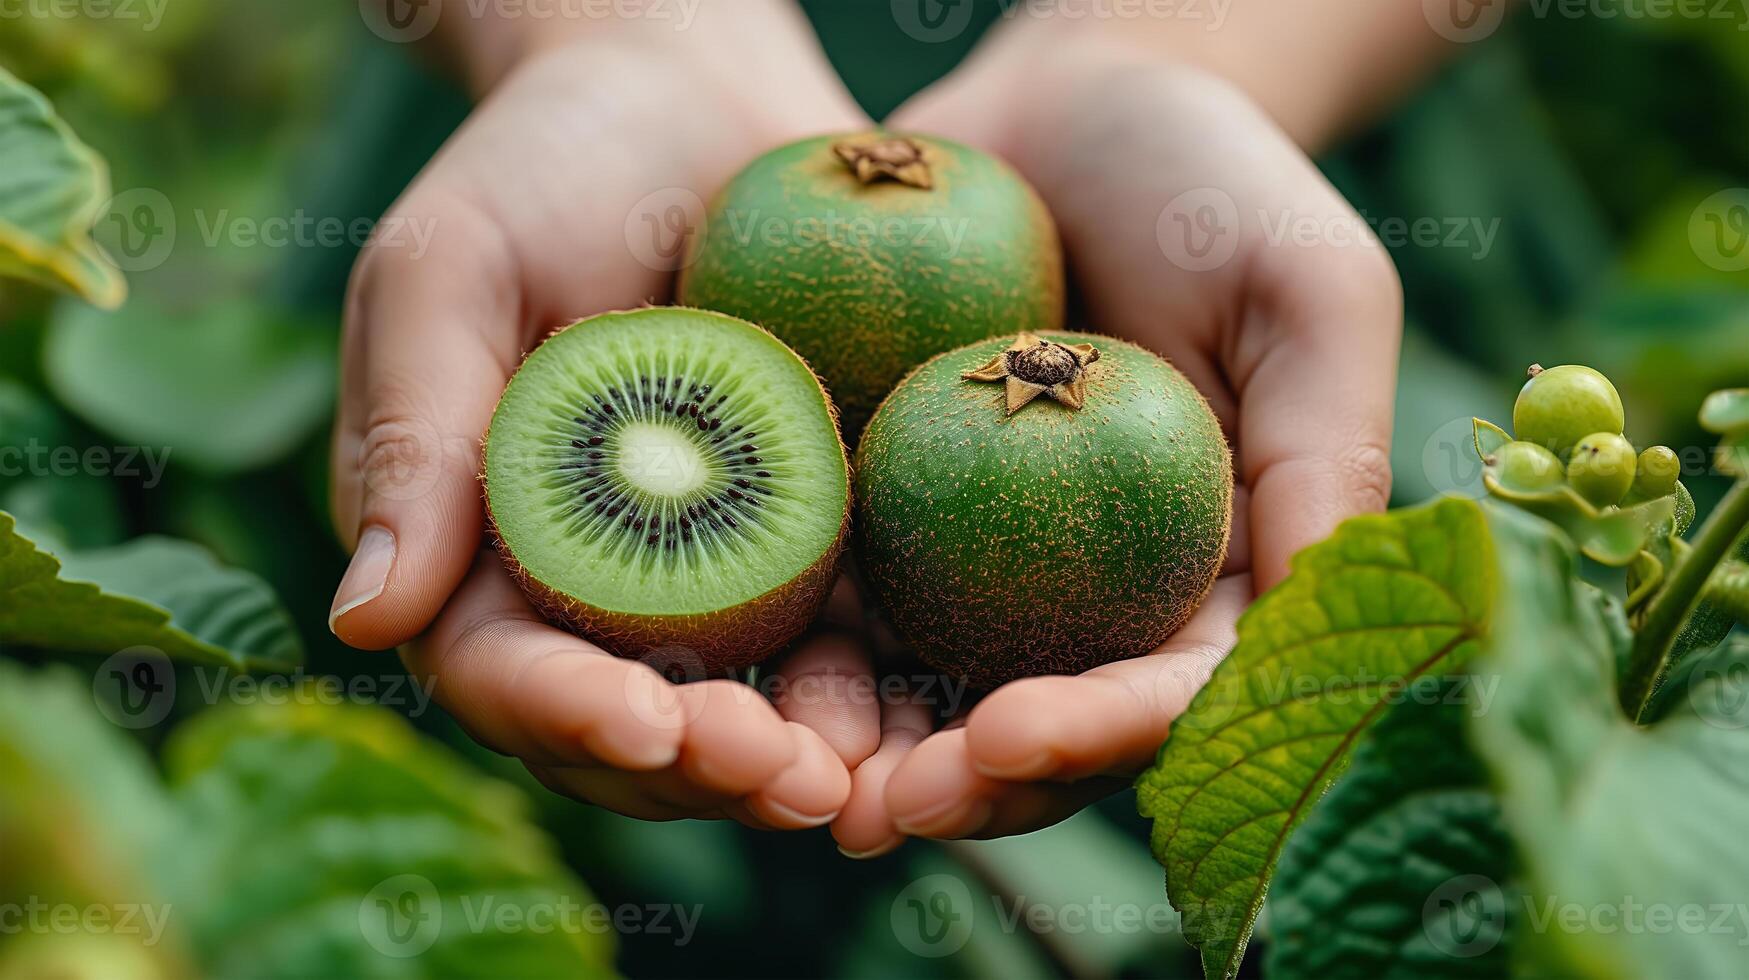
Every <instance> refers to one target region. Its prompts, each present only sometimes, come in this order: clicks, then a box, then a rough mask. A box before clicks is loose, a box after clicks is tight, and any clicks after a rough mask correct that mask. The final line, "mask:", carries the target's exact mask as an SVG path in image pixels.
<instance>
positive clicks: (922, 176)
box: [832, 134, 935, 190]
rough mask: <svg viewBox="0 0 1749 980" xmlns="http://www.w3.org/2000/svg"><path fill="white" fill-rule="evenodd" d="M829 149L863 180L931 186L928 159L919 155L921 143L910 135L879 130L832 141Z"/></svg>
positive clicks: (922, 186)
mask: <svg viewBox="0 0 1749 980" xmlns="http://www.w3.org/2000/svg"><path fill="white" fill-rule="evenodd" d="M832 152H833V153H835V154H837V156H838V159H840V160H843V161H844V163H845V165H846V166H848V167H849V168H850V171H851V173H854V174H856V179H857V180H860V181H862V182H863V183H865V184H872V183H875V182H876V181H879V180H896V181H898V182H899V183H901V184H904V185H905V186H907V187H915V188H918V189H919V190H930V189H932V188H933V187H934V186H935V177H934V175H933V174H931V173H930V171H929V161H927V160H925V159H924V157H923V146H922V144H920V143H918V142H917V141H916V140H914V139H909V138H906V137H903V136H885V135H879V134H876V135H872V136H858V137H852V138H850V139H843V140H839V141H838V142H836V143H833V144H832Z"/></svg>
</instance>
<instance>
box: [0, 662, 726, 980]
mask: <svg viewBox="0 0 1749 980" xmlns="http://www.w3.org/2000/svg"><path fill="white" fill-rule="evenodd" d="M285 693H286V696H285V697H284V698H278V699H274V700H272V701H269V700H268V699H267V698H263V699H262V700H261V701H260V702H258V703H255V704H251V705H248V706H240V705H233V706H229V707H225V708H220V709H217V710H215V711H210V712H207V713H206V714H203V715H201V716H199V717H198V718H197V719H196V720H195V721H193V722H190V723H188V724H187V725H185V726H184V727H183V728H181V729H179V730H178V731H177V732H176V733H175V734H173V735H172V736H171V739H170V741H169V742H168V745H167V748H166V754H167V765H168V768H169V770H170V773H171V780H170V781H171V783H172V785H171V787H170V789H169V791H166V789H165V787H164V786H163V785H162V784H161V783H160V782H159V780H158V779H157V778H156V774H155V773H154V772H153V770H152V768H151V765H150V763H149V762H148V761H147V760H146V758H145V756H144V754H143V753H142V752H141V751H140V750H139V748H138V747H137V746H136V745H135V744H133V743H131V742H130V741H129V740H127V739H126V738H123V737H121V735H120V729H118V728H116V727H114V726H111V725H107V724H105V723H104V722H103V721H102V720H101V719H100V718H99V717H98V715H97V711H96V709H95V708H94V706H93V698H92V689H91V684H89V683H86V682H82V681H80V680H79V679H78V678H77V676H76V675H75V674H74V673H73V672H72V671H70V670H67V669H65V668H58V669H53V670H47V671H39V672H32V671H27V670H25V669H23V668H21V667H19V666H17V665H15V664H12V663H10V662H8V661H0V785H3V786H5V787H6V792H5V793H3V794H0V840H4V841H5V842H6V848H7V850H6V861H5V862H4V863H3V864H0V902H12V901H14V900H16V901H17V902H18V903H20V904H22V903H23V902H25V901H28V900H31V899H33V898H34V899H37V900H40V901H47V902H50V903H54V904H62V903H66V904H71V905H74V906H77V907H91V906H99V907H105V908H111V909H113V908H115V907H116V906H117V905H121V904H123V903H125V904H127V905H134V906H138V907H139V908H143V909H144V910H146V914H156V915H157V916H158V918H159V921H160V924H161V927H162V928H163V932H162V934H161V935H152V934H149V933H147V932H146V930H145V929H143V928H141V929H139V930H137V931H136V932H126V933H124V932H122V931H121V930H119V929H118V930H115V931H114V932H113V933H99V934H92V933H90V932H87V931H85V930H73V931H47V932H44V933H42V934H40V935H36V936H30V937H25V938H24V939H23V940H19V939H17V938H16V937H8V941H7V942H6V943H0V977H6V978H8V980H12V978H14V977H17V978H35V977H41V976H56V977H60V976H66V977H86V976H89V977H94V978H104V980H108V978H111V977H137V978H151V980H181V978H185V977H196V976H210V977H227V978H230V977H237V978H251V977H286V978H299V980H302V978H308V977H398V978H401V977H404V978H415V977H431V978H448V977H458V976H478V977H497V976H506V977H519V976H528V977H537V976H538V977H560V976H563V977H581V978H593V977H608V976H612V975H613V970H612V966H611V963H612V960H611V956H612V950H613V937H612V926H611V925H610V920H609V919H608V917H607V916H606V913H607V912H608V911H609V910H607V909H605V908H603V907H602V906H600V905H599V904H598V903H596V902H595V900H594V899H593V898H592V897H591V895H590V893H589V892H588V890H587V888H586V887H585V886H584V885H583V884H582V883H581V882H579V881H578V880H577V879H576V878H575V877H574V876H572V875H571V873H570V872H569V871H567V870H566V869H565V867H564V866H563V864H562V863H561V862H560V861H559V860H558V859H557V857H556V855H555V852H554V848H553V845H552V842H551V841H550V840H548V839H547V838H546V837H545V836H544V835H543V834H542V833H541V832H540V831H539V830H538V829H537V828H536V827H535V826H534V825H533V824H531V823H530V822H529V820H528V813H527V799H526V797H524V796H523V795H522V794H521V793H520V792H518V791H517V790H516V789H515V788H513V787H511V786H510V785H508V784H505V783H501V782H498V781H495V780H490V779H486V778H483V777H482V776H480V775H479V774H478V773H477V772H475V771H474V770H472V769H471V768H469V767H468V766H466V765H464V764H463V763H462V762H461V761H460V760H459V759H458V758H457V757H455V756H453V755H452V754H450V753H449V752H448V751H447V750H444V749H442V748H441V747H439V746H437V745H436V744H435V743H433V742H430V741H427V740H426V739H424V738H423V737H422V736H420V735H418V734H417V733H416V732H414V731H413V729H412V728H411V727H410V726H408V725H407V723H406V722H404V721H403V720H401V719H400V718H398V717H396V716H395V715H393V714H391V713H389V712H388V711H385V710H383V709H380V708H374V707H364V706H359V705H349V706H337V705H335V704H333V699H334V698H335V693H334V691H333V690H331V689H330V690H321V689H315V688H312V687H310V686H301V687H297V688H292V689H290V690H289V691H288V692H285ZM379 902H380V903H382V904H379ZM385 906H386V907H385ZM549 913H551V914H552V915H551V917H549V915H548V914H549ZM689 914H692V915H693V916H695V918H694V919H693V922H694V923H695V924H696V921H697V920H696V914H697V909H696V907H694V908H693V909H692V910H689ZM390 915H402V916H403V917H404V920H405V921H398V920H397V921H393V922H391V921H390V920H389V919H388V916H390ZM649 921H650V922H651V924H652V925H661V926H663V927H666V928H670V929H676V930H678V927H677V920H676V918H675V917H674V916H670V917H668V918H667V919H665V920H664V922H663V923H655V922H654V920H649ZM675 935H676V938H677V939H678V937H679V935H678V931H676V933H675ZM32 940H43V941H42V942H33V941H32ZM45 971H47V972H45Z"/></svg>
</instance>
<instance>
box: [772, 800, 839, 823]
mask: <svg viewBox="0 0 1749 980" xmlns="http://www.w3.org/2000/svg"><path fill="white" fill-rule="evenodd" d="M759 809H761V810H764V811H765V812H766V813H767V814H769V815H771V816H773V817H777V818H778V819H777V820H775V821H772V822H773V823H783V824H786V825H787V824H794V825H795V826H796V827H797V828H799V829H807V828H809V827H820V826H824V825H826V824H829V823H831V822H832V821H834V820H836V819H838V811H836V810H834V811H832V812H831V813H828V814H825V815H823V816H815V815H814V814H811V813H802V812H801V811H799V810H792V809H790V808H789V807H787V806H784V805H783V804H782V803H773V802H771V801H770V800H765V801H763V802H761V803H760V804H759Z"/></svg>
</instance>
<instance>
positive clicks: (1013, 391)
mask: <svg viewBox="0 0 1749 980" xmlns="http://www.w3.org/2000/svg"><path fill="white" fill-rule="evenodd" d="M1097 360H1099V351H1098V350H1096V349H1095V348H1094V346H1093V345H1092V344H1059V343H1055V342H1054V341H1049V340H1041V339H1040V338H1039V337H1037V336H1036V335H1034V334H1030V333H1023V334H1021V335H1020V336H1019V337H1018V338H1016V339H1015V341H1014V343H1013V344H1011V345H1010V346H1009V348H1008V349H1007V350H1005V351H1003V352H1002V353H1000V354H998V355H996V357H995V359H994V360H992V361H991V362H990V363H988V364H986V365H984V366H983V367H981V368H979V369H977V370H976V371H967V372H965V373H964V374H962V375H960V377H962V378H964V379H966V380H967V381H1001V382H1003V383H1004V384H1005V386H1006V393H1007V396H1008V414H1009V415H1013V414H1014V413H1015V412H1018V411H1020V410H1021V409H1023V408H1025V407H1026V406H1027V405H1029V404H1031V402H1032V400H1033V399H1035V398H1037V397H1038V396H1040V395H1049V396H1050V397H1052V398H1054V399H1056V400H1057V401H1059V402H1061V403H1063V404H1064V405H1067V406H1068V407H1069V408H1071V409H1077V410H1078V409H1080V408H1081V406H1082V405H1083V404H1085V403H1086V401H1087V365H1089V364H1092V363H1093V362H1094V361H1097Z"/></svg>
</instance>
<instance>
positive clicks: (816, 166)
mask: <svg viewBox="0 0 1749 980" xmlns="http://www.w3.org/2000/svg"><path fill="white" fill-rule="evenodd" d="M688 247H689V252H688V254H687V257H686V263H685V267H684V269H683V271H682V273H681V280H680V290H679V296H680V302H682V303H684V304H686V305H687V306H696V307H702V308H705V309H712V310H721V311H723V312H724V313H729V314H732V315H734V316H739V317H743V318H745V319H747V320H751V321H753V322H754V323H757V324H759V325H761V326H763V327H765V328H766V329H768V330H770V331H771V332H773V333H775V334H777V336H779V337H780V338H782V339H783V340H784V342H785V343H788V344H789V345H790V346H792V347H794V348H795V349H796V351H797V352H798V353H800V354H801V355H802V356H803V357H804V358H806V359H807V360H808V362H809V363H810V364H812V365H813V367H814V369H815V370H817V371H818V372H820V375H821V377H822V378H824V379H825V382H826V387H827V388H828V389H829V390H830V391H831V392H832V397H833V399H834V400H835V401H836V402H837V404H838V407H839V409H840V410H841V411H842V412H843V423H844V433H845V436H846V437H847V438H848V439H849V440H850V441H851V442H852V443H854V442H855V440H856V438H857V436H858V434H859V433H860V432H861V430H862V427H863V425H864V424H865V423H866V422H867V421H868V418H869V416H870V415H871V414H872V413H873V412H874V409H875V406H876V405H878V404H879V403H880V400H881V399H882V398H884V397H885V396H886V394H887V392H889V391H891V390H892V388H893V386H894V385H895V384H897V383H898V382H899V379H901V378H903V377H904V376H905V373H906V372H907V371H909V370H911V369H912V368H913V367H916V366H917V365H919V364H921V363H923V362H924V361H926V360H928V359H929V358H930V357H932V356H934V355H936V354H939V353H942V352H943V351H947V350H951V349H953V348H955V347H958V346H960V345H961V344H965V343H969V342H971V341H974V340H979V339H982V338H985V337H991V336H995V335H997V334H1014V333H1018V332H1019V331H1022V330H1028V331H1034V332H1040V331H1048V330H1057V329H1061V328H1062V326H1063V315H1064V313H1063V309H1064V272H1063V257H1062V248H1061V245H1060V244H1059V242H1058V238H1057V230H1056V225H1055V223H1054V222H1053V221H1052V220H1051V216H1050V213H1049V212H1048V211H1047V210H1046V209H1045V206H1044V204H1043V202H1041V201H1040V200H1039V197H1038V195H1037V194H1035V193H1034V192H1033V190H1032V188H1031V187H1030V186H1029V185H1028V184H1027V183H1026V181H1025V180H1023V179H1022V178H1021V177H1020V175H1019V174H1017V173H1015V172H1014V171H1013V170H1012V169H1010V168H1009V167H1008V166H1007V165H1006V164H1004V163H1002V162H1001V161H1000V160H997V159H996V158H994V157H991V156H989V155H987V154H984V153H981V152H979V151H977V150H974V149H971V148H969V147H965V146H961V145H959V144H957V143H952V142H949V141H947V140H944V139H938V138H935V137H931V136H908V135H899V134H891V133H882V132H874V133H861V134H855V135H850V136H829V137H820V138H816V139H810V140H804V141H802V142H799V143H794V144H791V145H789V146H785V147H782V148H780V149H777V150H773V151H772V152H770V153H768V154H766V155H765V156H763V157H760V158H759V159H758V160H755V161H754V162H753V163H752V164H750V165H749V166H748V167H747V168H746V169H745V170H743V171H742V172H741V173H740V174H739V175H738V176H736V177H735V178H734V179H733V180H731V181H730V182H729V185H728V186H727V187H726V188H724V189H723V191H722V192H721V193H720V194H719V195H718V196H717V197H716V199H715V200H714V201H713V202H712V203H711V205H710V206H709V209H708V213H707V218H706V222H705V225H704V229H703V231H701V232H700V233H699V234H697V235H695V236H693V238H692V239H691V241H690V243H689V246H688Z"/></svg>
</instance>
